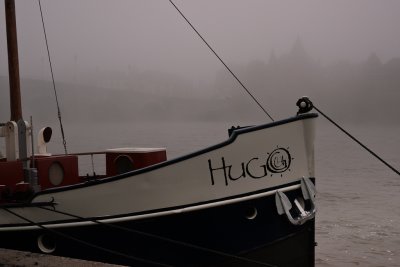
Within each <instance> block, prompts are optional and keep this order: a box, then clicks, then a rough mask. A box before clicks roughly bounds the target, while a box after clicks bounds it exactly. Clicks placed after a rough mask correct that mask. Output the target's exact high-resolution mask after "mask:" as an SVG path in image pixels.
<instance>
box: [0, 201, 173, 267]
mask: <svg viewBox="0 0 400 267" xmlns="http://www.w3.org/2000/svg"><path fill="white" fill-rule="evenodd" d="M2 209H4V210H5V211H7V212H9V213H11V214H12V215H14V216H16V217H18V218H20V219H22V220H24V221H26V222H29V223H30V224H33V225H35V226H37V227H39V228H41V229H43V230H45V231H48V232H50V233H52V234H55V235H58V236H61V237H63V238H66V239H70V240H72V241H75V242H77V243H80V244H83V245H86V246H88V247H91V248H94V249H98V250H101V251H104V252H107V253H110V254H114V255H117V256H120V257H124V258H127V259H130V260H134V261H136V262H141V263H145V264H149V265H154V266H164V267H173V266H171V265H168V264H164V263H159V262H155V261H151V260H147V259H142V258H138V257H134V256H131V255H128V254H124V253H122V252H118V251H114V250H111V249H108V248H104V247H101V246H98V245H95V244H92V243H90V242H86V241H83V240H81V239H78V238H75V237H73V236H70V235H67V234H64V233H62V232H60V231H57V230H54V229H51V228H48V227H45V226H43V225H42V224H40V223H35V222H33V221H31V220H30V219H28V218H26V217H24V216H22V215H20V214H17V213H15V212H14V211H11V210H9V209H8V208H5V207H2Z"/></svg>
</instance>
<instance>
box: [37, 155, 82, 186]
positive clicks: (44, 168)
mask: <svg viewBox="0 0 400 267" xmlns="http://www.w3.org/2000/svg"><path fill="white" fill-rule="evenodd" d="M52 164H56V165H57V164H58V166H60V167H61V170H62V171H63V172H64V179H63V180H62V181H61V182H60V183H59V184H58V185H53V184H52V183H51V182H50V179H49V169H50V166H52ZM35 167H36V168H37V171H38V180H39V184H40V186H41V188H42V190H43V189H46V188H52V187H58V186H64V185H71V184H77V183H79V182H80V178H79V171H78V157H77V156H73V155H67V156H49V157H40V158H35Z"/></svg>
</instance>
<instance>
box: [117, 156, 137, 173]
mask: <svg viewBox="0 0 400 267" xmlns="http://www.w3.org/2000/svg"><path fill="white" fill-rule="evenodd" d="M115 167H116V168H117V173H118V174H122V173H125V172H129V171H132V170H133V162H132V160H131V158H130V157H128V156H126V155H120V156H118V157H117V158H116V159H115Z"/></svg>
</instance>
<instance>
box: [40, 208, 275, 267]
mask: <svg viewBox="0 0 400 267" xmlns="http://www.w3.org/2000/svg"><path fill="white" fill-rule="evenodd" d="M39 208H41V209H44V210H47V211H53V212H56V213H59V214H63V215H67V216H70V217H74V218H77V219H80V220H87V219H86V218H83V217H80V216H77V215H73V214H71V213H67V212H63V211H58V210H54V209H49V208H46V207H39ZM89 221H91V222H94V223H97V224H99V225H102V226H106V227H110V228H115V229H119V230H122V231H126V232H130V233H135V234H139V235H143V236H148V237H151V238H154V239H159V240H163V241H166V242H169V243H172V244H176V245H181V246H185V247H189V248H193V249H197V250H202V251H205V252H209V253H211V254H216V255H220V256H224V257H227V258H231V259H237V260H240V261H244V262H248V263H254V264H257V265H261V266H269V267H271V266H275V265H271V264H268V263H264V262H260V261H256V260H252V259H248V258H244V257H240V256H237V255H232V254H229V253H226V252H221V251H218V250H214V249H210V248H205V247H201V246H197V245H193V244H190V243H186V242H183V241H177V240H174V239H170V238H167V237H162V236H159V235H155V234H150V233H146V232H142V231H138V230H134V229H131V228H126V227H123V226H118V225H113V224H108V223H103V222H100V221H98V220H93V219H89Z"/></svg>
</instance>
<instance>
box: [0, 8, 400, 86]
mask: <svg viewBox="0 0 400 267" xmlns="http://www.w3.org/2000/svg"><path fill="white" fill-rule="evenodd" d="M174 2H175V3H176V5H177V6H178V7H179V8H180V9H181V11H182V12H183V13H184V14H185V15H186V16H187V18H188V19H189V20H190V21H191V22H192V24H193V25H194V26H195V27H196V28H197V29H198V31H199V32H200V33H202V35H203V36H204V38H205V39H206V40H207V41H208V42H209V43H210V45H211V46H212V47H213V48H214V49H215V50H216V51H217V53H219V54H220V56H221V57H222V58H223V59H224V60H225V61H226V62H227V63H228V64H230V65H235V64H246V63H248V62H251V61H254V60H261V61H267V60H268V58H269V57H270V55H271V52H272V51H274V53H275V54H277V55H281V54H284V53H287V52H288V51H289V50H290V48H291V46H292V45H293V43H294V42H295V40H296V39H297V38H301V40H302V41H303V43H304V46H305V48H306V50H307V51H308V52H309V54H310V55H311V56H312V57H314V58H315V59H316V60H317V61H319V62H322V63H330V62H336V61H342V60H348V61H352V62H361V61H364V60H366V58H367V57H368V56H369V55H370V54H371V53H372V52H375V53H376V54H377V55H378V56H379V57H380V58H381V60H382V61H383V62H385V61H388V60H390V59H391V58H394V57H400V32H399V28H398V25H400V21H399V20H400V1H398V0H384V1H378V0H323V1H322V0H246V1H244V0H241V1H240V0H201V1H200V0H197V1H195V0H180V1H178V0H175V1H174ZM41 3H42V8H43V13H44V20H45V25H46V31H47V37H48V41H49V48H50V53H51V57H52V63H53V67H54V75H55V77H56V80H62V81H69V82H75V81H79V76H81V75H85V73H95V72H100V73H101V72H102V71H114V72H125V73H129V72H132V71H145V70H157V71H162V72H170V73H173V74H176V75H180V76H185V77H188V79H191V80H194V81H198V80H202V79H210V78H212V77H213V75H214V74H215V72H216V71H218V70H219V69H221V68H222V66H221V64H220V62H218V60H217V59H216V58H215V56H214V55H212V54H211V52H210V51H209V50H208V48H207V47H206V46H205V45H204V44H203V43H202V42H201V40H200V39H199V38H198V37H197V36H196V35H195V33H194V32H193V30H191V29H190V28H189V26H188V24H187V23H186V22H185V21H184V20H183V19H182V17H180V15H179V14H178V13H177V11H176V10H175V9H174V8H173V6H172V5H171V4H170V3H169V1H167V0H113V1H109V0H108V1H104V0H90V1H89V0H86V1H85V0H69V1H60V0H42V2H41ZM16 9H17V28H18V41H19V57H20V74H21V77H28V78H37V79H46V80H48V79H50V71H49V67H48V62H47V60H48V59H47V53H46V47H45V42H44V36H43V29H42V24H41V18H40V11H39V6H38V2H37V1H22V0H21V1H16ZM0 21H1V22H0V75H7V57H6V40H5V38H6V34H5V18H4V4H1V5H0Z"/></svg>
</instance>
